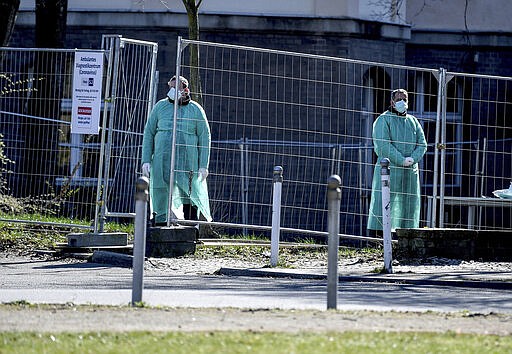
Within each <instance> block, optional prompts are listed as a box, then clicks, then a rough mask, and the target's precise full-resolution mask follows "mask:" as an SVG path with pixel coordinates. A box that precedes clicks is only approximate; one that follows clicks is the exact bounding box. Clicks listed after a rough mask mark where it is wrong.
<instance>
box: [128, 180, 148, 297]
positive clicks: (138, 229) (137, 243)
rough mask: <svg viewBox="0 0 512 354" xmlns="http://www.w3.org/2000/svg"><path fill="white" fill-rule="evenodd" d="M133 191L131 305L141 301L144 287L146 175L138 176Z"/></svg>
mask: <svg viewBox="0 0 512 354" xmlns="http://www.w3.org/2000/svg"><path fill="white" fill-rule="evenodd" d="M135 186H136V192H135V232H134V241H133V285H132V306H134V305H135V304H136V303H138V302H141V301H142V289H143V287H144V257H145V251H146V227H147V225H146V213H147V205H148V196H149V193H148V187H149V180H148V179H147V177H144V176H143V177H139V178H138V179H137V182H136V185H135Z"/></svg>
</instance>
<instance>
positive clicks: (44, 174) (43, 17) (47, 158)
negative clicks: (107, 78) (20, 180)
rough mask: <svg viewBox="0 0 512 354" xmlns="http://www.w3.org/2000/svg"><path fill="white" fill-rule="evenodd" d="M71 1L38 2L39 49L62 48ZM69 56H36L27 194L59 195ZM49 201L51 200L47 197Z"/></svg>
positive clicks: (28, 122)
mask: <svg viewBox="0 0 512 354" xmlns="http://www.w3.org/2000/svg"><path fill="white" fill-rule="evenodd" d="M66 18H67V0H36V46H37V47H38V48H62V47H63V46H64V40H65V35H66V24H67V19H66ZM65 58H66V56H65V55H64V53H61V52H54V51H40V52H39V51H38V52H36V53H35V54H34V62H33V76H34V78H35V79H36V80H34V81H33V90H32V91H31V94H30V96H29V97H28V104H27V118H26V121H25V122H24V124H23V126H24V138H25V156H24V157H23V165H24V168H23V172H24V176H25V181H24V183H25V186H26V191H25V192H26V194H27V195H31V196H34V197H35V196H40V195H43V194H51V193H53V192H55V190H56V185H55V178H56V177H57V176H59V175H61V173H60V171H59V170H60V169H59V166H58V161H57V156H58V148H59V146H58V143H59V124H58V123H57V122H58V121H59V120H60V119H61V110H60V107H61V101H62V97H63V87H62V86H63V85H62V79H61V77H62V75H61V74H62V73H65V72H66V60H65ZM46 198H48V197H46Z"/></svg>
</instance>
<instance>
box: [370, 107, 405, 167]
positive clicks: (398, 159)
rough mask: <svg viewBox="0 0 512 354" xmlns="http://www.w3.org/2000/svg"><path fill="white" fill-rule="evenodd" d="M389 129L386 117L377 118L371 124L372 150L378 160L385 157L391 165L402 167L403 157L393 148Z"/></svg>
mask: <svg viewBox="0 0 512 354" xmlns="http://www.w3.org/2000/svg"><path fill="white" fill-rule="evenodd" d="M390 129H391V127H390V125H389V122H388V120H387V119H386V116H385V115H381V116H379V118H377V120H376V121H375V123H374V124H373V145H374V150H375V153H376V154H377V156H378V157H379V158H380V159H383V158H385V157H387V158H388V159H389V160H390V161H391V163H392V164H393V165H396V166H402V165H403V163H404V159H405V157H404V156H403V155H402V153H401V152H400V151H398V150H397V149H396V148H395V147H394V146H393V143H392V141H391V130H390Z"/></svg>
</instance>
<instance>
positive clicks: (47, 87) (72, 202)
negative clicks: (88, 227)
mask: <svg viewBox="0 0 512 354" xmlns="http://www.w3.org/2000/svg"><path fill="white" fill-rule="evenodd" d="M77 51H78V50H67V49H24V48H0V86H1V87H2V91H1V95H0V126H1V131H0V133H1V134H2V135H3V141H4V143H5V148H4V154H5V156H6V157H7V158H8V159H10V160H11V161H12V162H8V163H7V164H4V165H3V166H2V167H3V171H2V172H3V173H2V176H1V178H2V180H3V181H4V182H5V185H4V186H3V187H4V188H3V190H2V193H1V195H2V198H3V203H2V212H5V213H7V214H8V215H11V216H12V217H14V218H15V217H16V215H18V214H21V213H36V214H42V215H54V216H64V217H70V218H73V219H85V220H90V219H92V218H93V214H92V211H93V210H94V204H95V193H94V188H91V182H93V183H94V182H95V181H96V179H95V178H92V180H91V179H89V178H88V177H87V176H97V162H96V160H95V159H94V151H95V150H97V148H98V145H97V144H94V143H92V142H91V141H90V140H93V139H94V137H93V136H84V137H83V139H81V138H78V139H77V134H71V132H70V126H71V124H70V121H71V101H72V97H71V96H72V80H73V63H74V55H75V52H77ZM80 51H83V52H100V53H103V51H92V50H80ZM94 186H95V184H94Z"/></svg>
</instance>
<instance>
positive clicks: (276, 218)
mask: <svg viewBox="0 0 512 354" xmlns="http://www.w3.org/2000/svg"><path fill="white" fill-rule="evenodd" d="M272 182H273V186H274V188H273V193H272V196H273V198H272V233H271V236H270V246H271V247H270V266H271V267H275V266H277V257H278V254H279V236H280V228H281V192H282V189H283V168H282V167H281V166H275V167H274V172H273V178H272Z"/></svg>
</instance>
